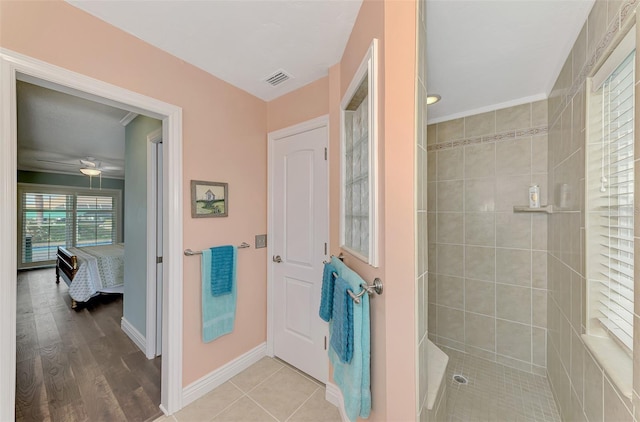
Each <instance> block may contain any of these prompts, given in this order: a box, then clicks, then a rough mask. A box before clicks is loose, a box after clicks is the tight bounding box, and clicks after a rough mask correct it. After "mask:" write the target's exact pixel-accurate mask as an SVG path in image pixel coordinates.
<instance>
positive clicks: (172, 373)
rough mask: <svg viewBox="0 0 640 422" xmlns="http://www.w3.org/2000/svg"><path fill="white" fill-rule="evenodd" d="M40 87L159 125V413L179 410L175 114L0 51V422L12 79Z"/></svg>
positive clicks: (10, 242) (178, 116)
mask: <svg viewBox="0 0 640 422" xmlns="http://www.w3.org/2000/svg"><path fill="white" fill-rule="evenodd" d="M18 78H19V79H21V80H25V79H27V78H30V79H32V80H36V81H37V82H38V83H41V84H42V85H48V86H55V87H56V88H55V89H57V90H59V91H63V92H67V93H71V94H73V95H76V96H82V97H83V98H87V97H89V98H90V99H91V100H93V101H96V102H100V103H102V104H108V105H115V106H117V107H120V108H122V109H125V110H128V111H131V112H135V113H141V114H145V115H147V116H150V117H153V118H156V119H161V120H162V130H163V139H164V141H165V142H163V143H162V148H163V155H164V158H165V160H164V163H163V170H164V171H163V177H164V182H165V183H164V187H163V189H164V192H163V194H164V195H163V196H164V201H163V215H165V216H166V218H165V219H164V222H163V232H164V240H165V242H164V245H163V256H164V263H163V267H164V279H165V280H171V281H172V282H171V283H163V284H164V287H163V313H162V319H163V339H162V342H163V345H162V346H163V359H162V386H161V408H162V409H163V411H165V413H168V414H171V413H174V412H176V411H178V410H180V409H181V408H182V363H183V362H182V341H183V335H182V321H183V311H182V309H183V297H182V296H183V289H182V278H183V258H182V231H183V212H182V209H183V202H184V198H183V194H182V191H183V186H182V185H183V174H182V109H181V108H180V107H177V106H175V105H172V104H168V103H165V102H163V101H160V100H156V99H154V98H151V97H147V96H145V95H142V94H138V93H135V92H133V91H129V90H127V89H124V88H121V87H118V86H115V85H112V84H109V83H106V82H103V81H100V80H97V79H94V78H90V77H88V76H85V75H82V74H79V73H76V72H73V71H70V70H67V69H64V68H61V67H58V66H54V65H52V64H49V63H46V62H43V61H40V60H37V59H34V58H31V57H28V56H25V55H23V54H20V53H16V52H14V51H11V50H7V49H4V48H0V83H1V85H0V130H1V132H0V133H1V136H2V137H1V138H0V194H1V195H2V197H3V198H5V199H6V200H4V201H0V242H1V245H2V246H1V249H2V253H1V254H0V289H1V290H2V295H0V340H1V342H0V343H1V344H0V420H13V419H14V418H15V370H16V357H15V350H16V335H15V333H16V282H15V280H16V271H17V270H16V264H17V258H16V252H17V251H16V244H17V230H16V227H17V223H16V221H17V220H16V218H17V217H16V210H17V203H16V201H17V195H16V185H17V166H16V162H17V108H16V80H17V79H18Z"/></svg>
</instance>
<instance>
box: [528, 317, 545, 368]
mask: <svg viewBox="0 0 640 422" xmlns="http://www.w3.org/2000/svg"><path fill="white" fill-rule="evenodd" d="M531 352H532V353H533V358H532V362H533V364H534V365H537V366H541V367H543V368H546V367H547V330H545V329H544V328H539V327H533V332H532V338H531ZM545 375H546V371H545Z"/></svg>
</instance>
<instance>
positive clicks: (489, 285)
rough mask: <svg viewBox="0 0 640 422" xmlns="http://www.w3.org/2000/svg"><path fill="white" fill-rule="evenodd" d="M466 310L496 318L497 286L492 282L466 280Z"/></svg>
mask: <svg viewBox="0 0 640 422" xmlns="http://www.w3.org/2000/svg"><path fill="white" fill-rule="evenodd" d="M464 298H465V303H464V309H465V310H466V311H468V312H474V313H477V314H483V315H489V316H494V315H495V311H496V284H495V283H494V282H492V281H481V280H472V279H470V278H466V279H465V280H464Z"/></svg>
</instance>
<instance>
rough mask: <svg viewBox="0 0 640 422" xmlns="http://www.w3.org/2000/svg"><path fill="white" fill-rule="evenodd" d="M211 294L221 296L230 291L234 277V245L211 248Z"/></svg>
mask: <svg viewBox="0 0 640 422" xmlns="http://www.w3.org/2000/svg"><path fill="white" fill-rule="evenodd" d="M210 250H211V294H212V295H214V296H221V295H226V294H229V293H231V286H232V285H233V279H234V278H235V273H236V266H235V264H234V261H235V251H236V248H235V246H232V245H227V246H216V247H215V248H211V249H210Z"/></svg>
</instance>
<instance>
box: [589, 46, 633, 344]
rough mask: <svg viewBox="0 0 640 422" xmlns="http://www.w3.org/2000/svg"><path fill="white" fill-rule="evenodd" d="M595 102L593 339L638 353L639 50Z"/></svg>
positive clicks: (595, 95)
mask: <svg viewBox="0 0 640 422" xmlns="http://www.w3.org/2000/svg"><path fill="white" fill-rule="evenodd" d="M618 63H619V64H618V66H617V67H615V70H613V71H612V72H611V73H610V74H609V76H608V77H606V79H605V80H604V82H602V84H600V85H599V86H594V87H593V90H594V92H592V93H591V95H590V100H589V132H590V133H589V139H588V148H587V198H586V199H587V276H588V281H589V289H588V298H589V299H588V302H589V303H588V304H587V312H588V324H587V325H588V334H591V335H608V336H610V337H611V338H613V339H614V340H616V341H617V342H618V343H620V344H622V345H623V346H624V347H625V348H627V349H628V350H629V351H631V350H632V349H633V284H634V281H633V236H634V233H633V224H634V221H633V219H634V85H635V84H634V81H635V51H634V52H632V53H631V54H627V55H626V57H624V59H622V62H621V63H620V62H619V61H618Z"/></svg>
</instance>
